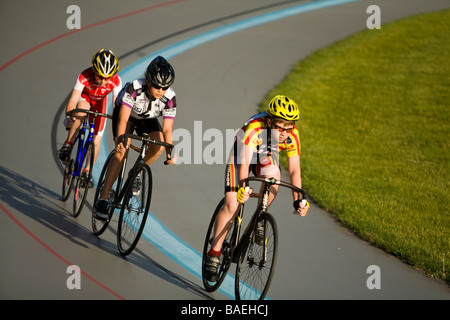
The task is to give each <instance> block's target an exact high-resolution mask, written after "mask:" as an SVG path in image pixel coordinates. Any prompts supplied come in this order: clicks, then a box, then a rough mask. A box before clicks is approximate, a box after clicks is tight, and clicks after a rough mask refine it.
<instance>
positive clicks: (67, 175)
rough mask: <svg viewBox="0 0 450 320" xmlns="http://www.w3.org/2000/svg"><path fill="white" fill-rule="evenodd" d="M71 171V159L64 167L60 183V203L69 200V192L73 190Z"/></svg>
mask: <svg viewBox="0 0 450 320" xmlns="http://www.w3.org/2000/svg"><path fill="white" fill-rule="evenodd" d="M73 170H74V163H73V159H70V160H69V162H67V163H66V165H65V166H64V174H63V183H62V196H61V200H62V201H67V199H69V195H70V192H71V191H72V188H73V182H74V179H73Z"/></svg>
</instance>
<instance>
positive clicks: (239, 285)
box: [234, 213, 278, 300]
mask: <svg viewBox="0 0 450 320" xmlns="http://www.w3.org/2000/svg"><path fill="white" fill-rule="evenodd" d="M258 223H259V224H260V226H262V228H263V230H264V233H263V235H258V236H259V237H258V236H257V235H256V233H257V232H256V230H254V231H253V232H252V235H251V237H250V239H249V240H248V244H247V246H246V248H245V250H242V252H241V255H240V257H239V260H238V262H237V266H236V277H235V287H234V289H235V295H236V300H263V299H264V298H265V297H266V294H267V291H268V290H269V286H270V282H271V281H272V277H273V273H274V271H275V265H276V260H277V249H278V231H277V225H276V222H275V219H274V218H273V216H272V215H271V214H269V213H265V214H262V215H261V217H260V218H259V220H258ZM255 229H256V228H255ZM261 237H262V239H259V240H258V238H261Z"/></svg>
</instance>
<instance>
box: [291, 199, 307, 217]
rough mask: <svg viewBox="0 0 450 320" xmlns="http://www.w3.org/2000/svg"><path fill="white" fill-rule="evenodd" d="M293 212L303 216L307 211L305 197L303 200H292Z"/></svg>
mask: <svg viewBox="0 0 450 320" xmlns="http://www.w3.org/2000/svg"><path fill="white" fill-rule="evenodd" d="M294 209H295V212H294V213H298V214H299V215H300V216H302V217H304V216H306V214H307V213H308V209H309V202H308V201H306V200H305V199H303V200H295V201H294Z"/></svg>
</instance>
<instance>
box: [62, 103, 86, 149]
mask: <svg viewBox="0 0 450 320" xmlns="http://www.w3.org/2000/svg"><path fill="white" fill-rule="evenodd" d="M90 108H91V104H90V102H89V98H88V97H87V96H85V95H83V94H82V95H81V97H80V100H78V103H77V109H84V110H89V109H90ZM84 117H85V114H84V115H83V114H81V113H78V114H75V116H74V121H73V124H72V126H71V127H70V129H69V132H68V134H67V141H70V142H72V143H73V142H74V141H75V138H76V136H77V133H78V130H79V129H80V126H81V123H82V121H83V119H84Z"/></svg>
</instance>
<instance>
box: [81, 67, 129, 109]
mask: <svg viewBox="0 0 450 320" xmlns="http://www.w3.org/2000/svg"><path fill="white" fill-rule="evenodd" d="M74 89H76V90H79V91H81V92H82V94H83V95H86V96H88V97H89V99H90V100H91V101H98V100H103V99H104V98H106V96H107V95H108V94H109V93H110V92H111V91H112V92H113V95H114V96H117V95H118V94H119V92H120V89H122V80H121V79H120V77H119V75H118V74H117V73H116V74H115V75H114V76H112V77H111V78H109V79H108V82H106V84H105V85H103V86H99V85H98V84H96V83H95V76H94V70H93V69H92V67H90V68H87V69H86V70H84V71H83V72H81V73H80V75H79V76H78V78H77V81H76V83H75V87H74Z"/></svg>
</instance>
